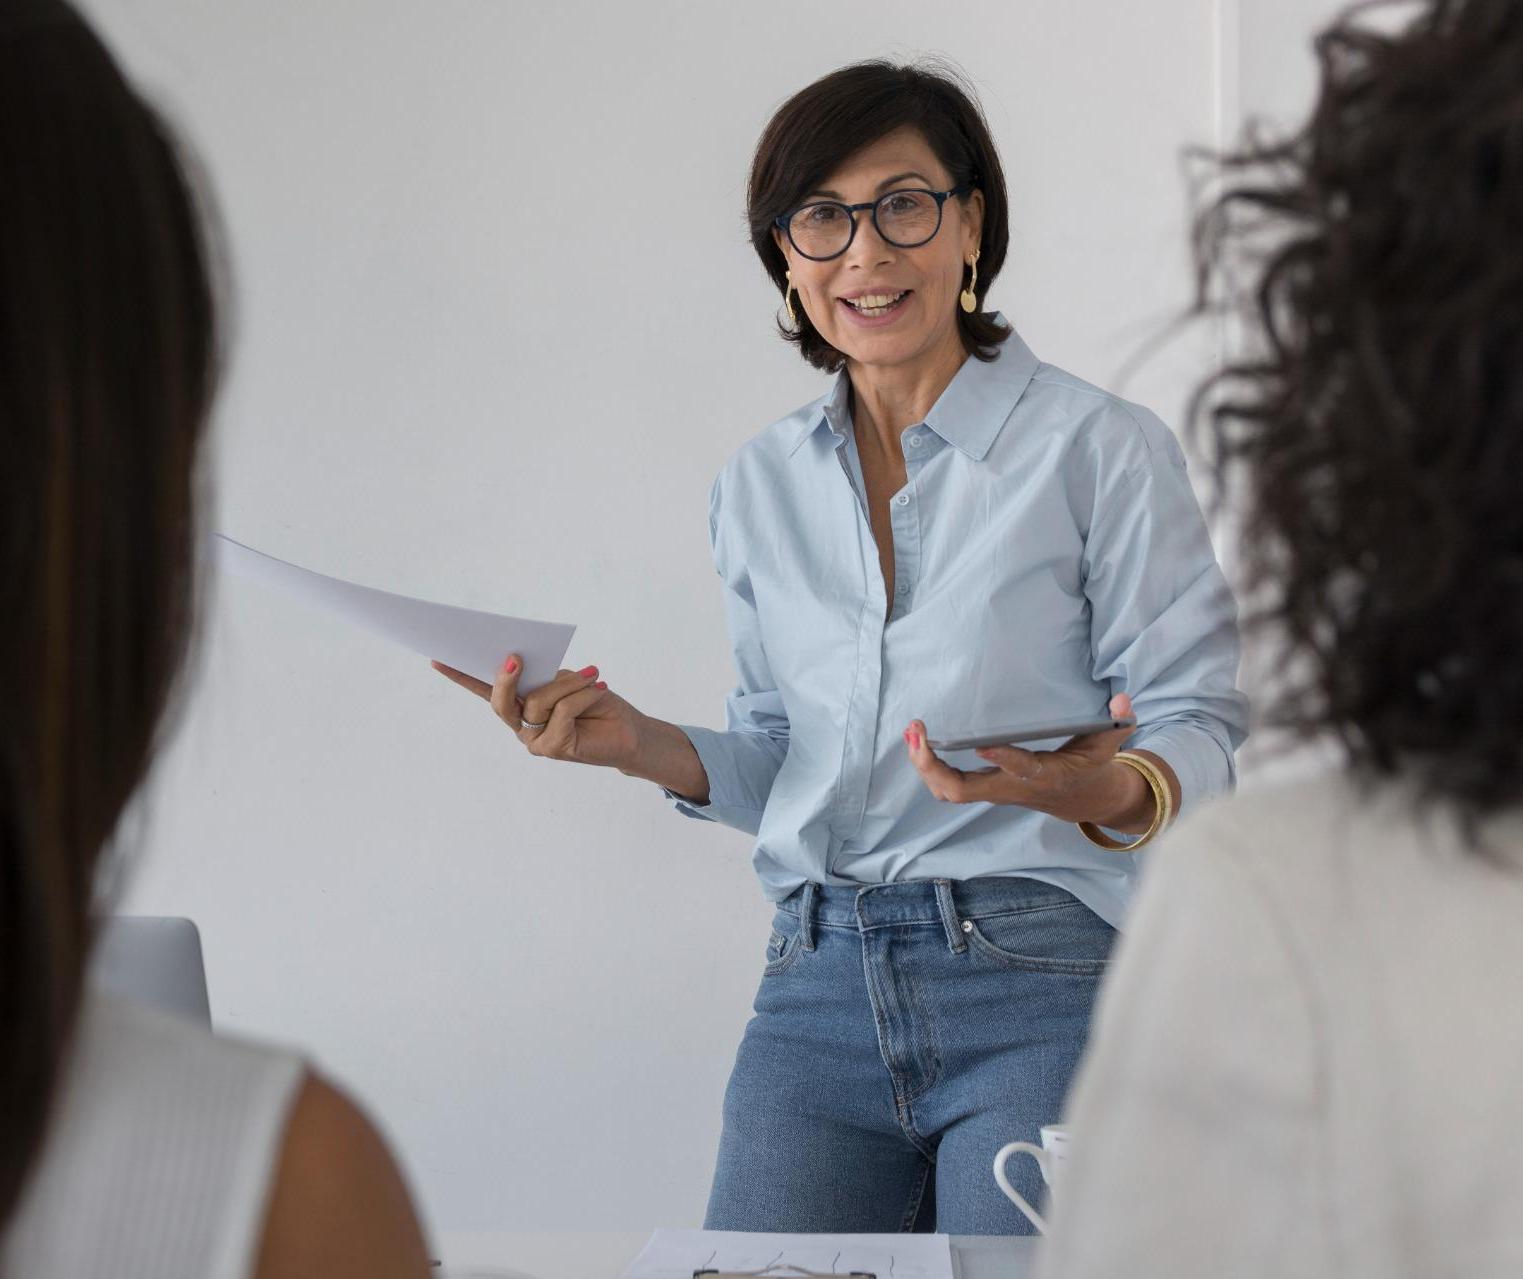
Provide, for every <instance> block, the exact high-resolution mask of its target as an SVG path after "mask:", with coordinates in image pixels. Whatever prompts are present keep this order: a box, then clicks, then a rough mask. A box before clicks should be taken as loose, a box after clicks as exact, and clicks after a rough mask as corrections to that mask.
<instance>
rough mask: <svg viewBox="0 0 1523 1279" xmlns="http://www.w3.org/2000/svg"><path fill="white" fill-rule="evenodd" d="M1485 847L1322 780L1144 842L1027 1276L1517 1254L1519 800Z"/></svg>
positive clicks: (1508, 1264) (1347, 1269) (1520, 1222)
mask: <svg viewBox="0 0 1523 1279" xmlns="http://www.w3.org/2000/svg"><path fill="white" fill-rule="evenodd" d="M1486 837H1487V838H1488V840H1489V841H1490V844H1491V846H1492V847H1493V848H1494V849H1496V850H1497V851H1498V852H1499V853H1500V854H1502V855H1503V857H1504V858H1506V859H1508V861H1509V863H1510V864H1509V865H1507V866H1499V865H1497V864H1494V863H1488V862H1486V861H1484V860H1482V858H1481V857H1479V856H1477V855H1475V854H1473V853H1470V852H1467V851H1464V850H1463V847H1462V845H1461V842H1460V840H1459V837H1458V834H1457V832H1456V831H1455V829H1454V827H1453V824H1452V823H1449V822H1445V821H1442V820H1431V821H1425V822H1421V823H1419V821H1418V820H1417V818H1416V817H1415V815H1414V809H1413V807H1412V805H1411V802H1410V801H1409V800H1408V799H1407V798H1406V797H1405V794H1404V792H1402V791H1400V790H1398V789H1397V788H1395V787H1386V788H1383V789H1381V790H1380V791H1378V792H1376V793H1375V794H1374V795H1372V796H1371V797H1369V798H1368V799H1366V798H1363V797H1361V795H1360V794H1359V793H1358V792H1356V791H1355V789H1354V788H1353V786H1352V785H1351V784H1350V783H1349V782H1348V781H1346V780H1344V779H1342V778H1338V779H1335V780H1332V781H1325V782H1319V783H1316V784H1311V785H1301V786H1297V787H1287V788H1283V789H1279V790H1275V791H1268V792H1262V793H1259V794H1255V795H1252V796H1243V797H1239V798H1236V799H1232V800H1227V801H1223V802H1221V803H1219V804H1217V805H1214V806H1210V807H1207V808H1205V809H1203V810H1202V811H1201V813H1200V814H1199V816H1197V817H1195V818H1194V819H1192V820H1189V821H1187V822H1186V823H1185V824H1183V825H1182V826H1181V827H1180V828H1179V829H1178V830H1177V831H1176V832H1175V833H1174V834H1172V835H1171V836H1170V837H1169V839H1168V842H1167V843H1166V844H1165V845H1163V846H1162V847H1161V848H1160V849H1159V850H1158V852H1157V853H1156V854H1155V861H1154V863H1153V864H1152V865H1151V866H1150V867H1149V869H1148V870H1147V872H1146V874H1145V877H1144V883H1143V887H1142V889H1141V892H1140V894H1139V898H1138V901H1137V905H1136V908H1135V911H1134V913H1133V916H1132V919H1131V921H1130V924H1129V927H1128V931H1127V934H1126V936H1125V938H1124V939H1123V940H1122V942H1121V943H1120V945H1119V947H1118V951H1117V957H1116V962H1115V964H1114V966H1113V969H1112V972H1111V974H1110V976H1109V978H1108V981H1107V985H1106V988H1105V990H1104V992H1103V994H1102V997H1101V1002H1100V1006H1099V1010H1098V1013H1097V1023H1096V1030H1095V1033H1094V1037H1093V1038H1092V1040H1091V1045H1090V1050H1089V1052H1088V1054H1087V1056H1086V1058H1085V1062H1084V1066H1083V1068H1082V1071H1081V1074H1080V1078H1079V1081H1078V1083H1077V1085H1076V1091H1075V1093H1074V1095H1073V1097H1072V1101H1071V1105H1070V1107H1069V1111H1068V1115H1067V1118H1068V1121H1069V1122H1070V1123H1071V1124H1072V1126H1073V1129H1074V1138H1073V1144H1072V1147H1071V1150H1072V1153H1071V1155H1070V1157H1069V1160H1068V1162H1067V1163H1066V1164H1065V1166H1064V1169H1063V1173H1062V1177H1061V1179H1060V1181H1059V1184H1058V1187H1057V1191H1056V1194H1055V1196H1054V1198H1055V1203H1054V1221H1053V1231H1054V1233H1053V1236H1052V1237H1051V1238H1050V1239H1049V1240H1048V1241H1047V1242H1046V1244H1045V1245H1044V1246H1043V1250H1042V1254H1041V1258H1042V1259H1041V1262H1040V1263H1039V1267H1038V1272H1039V1274H1040V1275H1041V1276H1042V1279H1077V1277H1079V1276H1102V1275H1103V1276H1106V1277H1107V1279H1112V1277H1114V1276H1121V1275H1168V1276H1171V1277H1174V1279H1188V1277H1190V1276H1202V1277H1203V1276H1208V1275H1209V1276H1211V1277H1212V1279H1228V1277H1230V1279H1250V1277H1251V1276H1257V1275H1319V1276H1321V1275H1326V1276H1339V1277H1340V1279H1342V1277H1345V1276H1366V1275H1367V1276H1370V1277H1371V1279H1375V1277H1376V1276H1379V1277H1380V1279H1391V1277H1392V1276H1399V1275H1410V1276H1414V1279H1415V1277H1417V1276H1421V1277H1422V1279H1439V1277H1441V1276H1449V1275H1452V1276H1456V1279H1458V1277H1459V1276H1464V1277H1465V1279H1477V1276H1491V1275H1496V1276H1502V1275H1507V1276H1517V1275H1523V998H1520V997H1519V989H1520V983H1523V869H1518V868H1519V867H1523V819H1519V818H1517V817H1509V818H1507V819H1505V820H1501V821H1497V822H1495V823H1492V824H1491V825H1490V826H1489V827H1488V829H1487V832H1486Z"/></svg>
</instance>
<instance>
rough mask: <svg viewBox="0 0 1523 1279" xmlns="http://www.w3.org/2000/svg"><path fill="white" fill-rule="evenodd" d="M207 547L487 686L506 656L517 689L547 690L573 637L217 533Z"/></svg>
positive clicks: (230, 567)
mask: <svg viewBox="0 0 1523 1279" xmlns="http://www.w3.org/2000/svg"><path fill="white" fill-rule="evenodd" d="M215 548H216V554H217V562H218V563H219V564H220V565H221V566H222V568H223V569H225V570H226V571H228V572H229V573H236V574H237V575H238V576H239V577H246V578H252V579H254V580H255V581H259V582H263V583H265V584H266V585H269V586H274V587H276V588H277V589H279V590H282V591H285V592H286V593H287V594H290V595H294V596H296V597H297V598H299V599H301V600H303V601H305V602H306V603H308V604H316V605H317V606H318V607H320V608H324V609H327V610H329V611H330V612H333V613H336V614H338V615H339V616H340V617H343V618H344V619H346V620H347V621H350V622H353V623H354V624H355V625H357V626H362V627H364V628H365V629H366V630H368V631H372V632H374V633H375V634H377V635H381V636H383V637H385V638H386V639H389V640H392V641H393V642H394V643H397V644H400V645H402V646H403V647H404V648H408V649H411V650H412V651H413V652H414V653H419V654H421V655H422V656H424V657H431V658H437V659H438V660H439V661H441V662H443V663H444V664H445V665H446V666H453V667H454V668H455V669H456V670H457V671H464V672H465V673H466V674H467V675H474V676H475V677H476V678H477V679H479V680H484V681H485V682H486V683H488V684H490V683H491V682H492V680H493V679H494V678H496V675H497V670H498V667H500V666H501V665H502V663H503V659H504V658H506V657H507V656H508V654H509V653H517V654H518V655H519V656H520V657H521V658H523V663H524V673H523V676H522V678H521V679H520V681H519V684H520V687H522V688H534V687H536V686H538V685H540V684H545V683H548V682H549V681H550V680H552V679H554V678H555V673H556V671H558V670H559V669H560V668H561V661H562V659H563V658H564V657H565V656H566V650H567V649H568V648H569V647H570V646H571V636H572V635H573V634H574V633H575V631H576V627H575V626H568V625H566V624H564V623H561V622H534V621H529V620H528V619H526V618H522V617H505V616H501V615H499V614H497V613H482V612H478V611H477V610H475V609H471V608H456V607H454V606H453V605H450V604H432V603H430V602H429V601H427V600H419V599H413V598H412V597H411V596H408V595H393V594H392V593H391V592H390V591H378V590H375V589H374V588H372V587H369V586H357V585H356V584H355V583H353V582H345V581H342V580H341V579H339V578H336V577H327V576H325V575H324V574H322V573H314V572H312V571H311V570H310V569H305V568H299V567H298V566H297V565H295V564H288V563H287V562H286V561H285V560H278V559H276V558H275V557H274V556H273V555H266V554H264V553H263V552H262V551H256V550H254V549H253V547H250V546H245V545H244V544H243V543H242V542H235V541H233V539H232V538H230V537H224V536H223V535H222V534H220V533H219V534H217V536H216V539H215ZM430 678H432V679H438V678H439V677H438V676H437V675H430Z"/></svg>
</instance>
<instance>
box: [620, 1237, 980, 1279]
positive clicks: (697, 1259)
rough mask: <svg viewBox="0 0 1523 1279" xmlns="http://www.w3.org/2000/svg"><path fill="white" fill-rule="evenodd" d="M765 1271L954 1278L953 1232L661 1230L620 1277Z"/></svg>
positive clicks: (660, 1278)
mask: <svg viewBox="0 0 1523 1279" xmlns="http://www.w3.org/2000/svg"><path fill="white" fill-rule="evenodd" d="M704 1270H718V1271H722V1272H725V1273H731V1272H735V1271H747V1270H751V1271H760V1272H761V1273H762V1274H763V1275H765V1276H767V1277H768V1279H786V1277H787V1276H792V1275H794V1274H796V1273H797V1271H800V1270H803V1271H807V1272H809V1273H810V1274H821V1275H840V1276H842V1279H845V1277H846V1276H848V1275H854V1274H855V1275H862V1274H867V1275H873V1276H875V1279H953V1276H952V1241H951V1238H950V1237H949V1236H947V1235H911V1234H902V1235H771V1234H743V1233H739V1232H736V1231H728V1230H658V1231H656V1233H655V1234H653V1235H652V1236H651V1237H650V1242H649V1243H647V1244H646V1245H645V1249H644V1251H642V1252H641V1253H640V1255H639V1256H638V1257H636V1258H635V1259H634V1261H632V1262H631V1263H630V1265H629V1267H628V1269H626V1270H625V1271H624V1273H623V1275H622V1276H620V1279H693V1275H694V1273H695V1272H700V1271H704Z"/></svg>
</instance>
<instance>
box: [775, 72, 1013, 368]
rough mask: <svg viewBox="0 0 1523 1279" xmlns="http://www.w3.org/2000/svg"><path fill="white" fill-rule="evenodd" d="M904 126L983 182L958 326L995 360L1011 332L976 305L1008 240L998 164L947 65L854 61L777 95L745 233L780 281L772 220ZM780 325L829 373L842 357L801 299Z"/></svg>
mask: <svg viewBox="0 0 1523 1279" xmlns="http://www.w3.org/2000/svg"><path fill="white" fill-rule="evenodd" d="M905 126H909V127H911V128H914V129H918V130H919V131H920V133H921V134H922V135H923V136H924V138H925V140H926V142H927V143H929V144H930V147H931V150H932V151H934V152H935V153H936V158H937V159H938V160H940V161H941V163H942V164H943V165H945V166H946V169H947V172H948V173H950V174H951V176H952V184H953V185H954V186H958V185H961V184H962V183H964V182H971V183H973V184H974V185H975V186H977V188H978V189H979V190H980V191H982V192H983V195H984V223H983V233H982V236H981V238H980V240H979V246H978V285H977V287H976V289H975V293H976V295H977V297H978V300H979V306H978V308H977V309H976V310H975V311H974V312H973V313H972V314H971V315H970V314H968V313H966V312H964V311H962V310H959V311H958V312H957V328H958V332H959V334H960V335H961V337H962V343H963V347H964V348H965V349H966V350H967V352H968V353H969V354H970V355H973V356H976V357H977V358H978V359H980V360H992V359H994V358H995V356H996V355H997V354H998V347H999V344H1000V343H1001V342H1003V341H1004V340H1005V339H1006V338H1008V337H1009V336H1010V332H1011V330H1010V329H1009V327H1008V326H1005V325H1001V324H1000V323H998V322H997V321H996V320H995V319H994V317H993V316H992V315H988V314H985V312H984V310H983V299H984V295H985V294H986V293H987V292H988V290H989V286H990V285H991V284H993V283H994V280H995V278H996V277H997V276H998V275H999V272H1000V268H1001V267H1002V266H1004V264H1005V252H1006V249H1007V248H1008V247H1009V243H1010V221H1009V204H1008V201H1007V197H1006V195H1005V174H1004V170H1003V169H1002V168H1001V167H1000V162H999V155H998V153H997V152H996V151H995V149H994V139H993V138H992V137H991V136H990V134H989V125H988V122H987V121H986V120H985V119H984V114H983V111H982V110H981V109H980V108H979V105H978V100H977V98H976V96H975V95H974V93H973V90H972V88H971V87H970V86H968V85H967V84H966V83H965V82H964V81H963V78H962V77H961V76H960V75H959V74H958V73H957V72H956V71H954V70H953V69H952V68H951V67H949V66H946V65H944V64H941V63H936V62H922V63H916V64H914V65H909V66H900V65H898V64H895V63H892V62H886V61H882V60H873V61H869V62H856V63H853V64H852V65H851V66H847V67H842V68H841V69H840V70H839V71H832V72H831V73H830V74H829V75H827V76H825V77H823V78H822V79H819V80H816V81H815V82H814V83H813V84H811V85H809V86H808V87H807V88H804V89H801V90H799V92H798V93H795V94H794V95H793V96H792V97H791V98H789V99H788V101H786V102H785V103H783V105H782V106H781V107H779V108H778V109H777V112H776V114H774V115H773V117H772V119H771V120H770V121H768V123H767V127H766V128H765V129H764V130H763V131H762V136H761V141H760V142H758V143H757V145H756V155H755V157H754V158H753V160H752V161H751V181H750V184H749V187H748V190H747V195H746V214H747V217H748V218H749V220H750V224H751V243H752V245H753V246H755V248H756V255H757V256H758V257H759V258H761V261H762V266H763V267H765V268H766V271H767V274H768V275H770V276H771V277H772V282H773V283H774V284H776V285H777V287H778V289H779V290H782V289H784V288H786V286H787V280H786V278H785V273H786V271H787V269H788V262H787V259H786V258H784V256H783V254H782V250H780V249H779V248H778V247H777V242H776V241H775V240H774V239H773V238H772V230H773V226H774V224H775V220H776V219H777V218H780V217H782V216H783V214H785V213H788V212H790V211H791V210H793V209H796V208H797V207H798V206H799V205H800V204H801V203H803V201H804V198H805V196H806V195H807V194H808V193H809V192H810V191H812V190H813V189H814V188H816V187H817V186H819V184H820V183H821V182H823V181H824V180H825V179H826V177H828V176H829V175H830V174H831V173H832V172H834V171H835V170H836V169H838V168H839V167H840V166H841V164H842V163H844V162H845V161H846V160H847V159H849V158H850V157H851V156H853V155H855V154H856V153H857V152H858V151H860V150H861V149H862V148H863V147H866V146H870V145H871V144H872V143H874V142H876V141H877V140H878V139H879V138H882V137H886V136H887V135H888V134H890V133H893V132H894V131H895V130H897V129H901V128H904V127H905ZM778 330H779V332H780V333H782V335H783V337H784V338H786V339H787V340H788V341H789V342H792V343H794V344H795V345H797V346H798V348H799V353H800V354H801V355H802V356H803V357H804V359H806V360H807V361H809V363H810V364H812V365H814V366H815V367H816V368H819V369H825V370H826V371H827V372H831V373H834V372H836V371H837V370H838V369H839V368H840V367H841V365H842V364H843V363H844V362H845V357H844V356H843V355H842V354H841V352H840V351H838V350H836V348H835V347H833V346H831V345H830V343H829V342H827V341H826V340H825V339H824V338H823V337H821V336H820V333H819V330H817V329H816V328H815V327H814V326H813V325H812V324H810V322H809V317H808V316H807V315H805V314H804V312H803V309H802V308H800V309H799V327H798V331H797V332H794V331H792V330H790V329H788V328H785V327H784V326H783V325H782V324H781V323H779V325H778Z"/></svg>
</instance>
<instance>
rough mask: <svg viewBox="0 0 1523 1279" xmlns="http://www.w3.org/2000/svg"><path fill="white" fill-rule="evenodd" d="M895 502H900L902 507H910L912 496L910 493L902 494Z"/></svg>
mask: <svg viewBox="0 0 1523 1279" xmlns="http://www.w3.org/2000/svg"><path fill="white" fill-rule="evenodd" d="M894 501H896V502H898V503H899V505H900V506H908V505H909V504H910V495H909V494H908V493H901V494H899V496H898V497H896V498H895V499H894Z"/></svg>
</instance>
